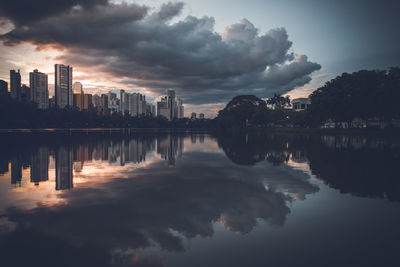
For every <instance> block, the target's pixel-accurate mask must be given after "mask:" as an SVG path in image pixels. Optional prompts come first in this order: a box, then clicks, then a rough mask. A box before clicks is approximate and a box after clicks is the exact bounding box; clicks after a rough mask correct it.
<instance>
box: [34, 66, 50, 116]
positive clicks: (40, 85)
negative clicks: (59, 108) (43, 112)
mask: <svg viewBox="0 0 400 267" xmlns="http://www.w3.org/2000/svg"><path fill="white" fill-rule="evenodd" d="M29 84H30V87H31V92H30V98H31V101H33V102H35V103H36V104H37V105H38V108H39V109H48V108H49V89H48V81H47V75H46V74H44V73H41V72H39V71H38V70H34V71H33V72H30V73H29Z"/></svg>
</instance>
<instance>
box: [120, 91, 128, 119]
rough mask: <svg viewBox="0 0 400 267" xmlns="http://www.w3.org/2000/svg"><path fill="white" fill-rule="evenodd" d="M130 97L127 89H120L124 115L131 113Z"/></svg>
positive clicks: (121, 109) (121, 107) (121, 108)
mask: <svg viewBox="0 0 400 267" xmlns="http://www.w3.org/2000/svg"><path fill="white" fill-rule="evenodd" d="M129 102H130V97H129V94H128V93H127V92H125V90H121V91H120V111H121V114H122V116H125V115H128V114H129V106H130V103H129Z"/></svg>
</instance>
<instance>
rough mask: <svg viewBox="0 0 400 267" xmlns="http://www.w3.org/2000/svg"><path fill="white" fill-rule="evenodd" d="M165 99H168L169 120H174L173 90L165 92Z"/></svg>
mask: <svg viewBox="0 0 400 267" xmlns="http://www.w3.org/2000/svg"><path fill="white" fill-rule="evenodd" d="M167 97H168V108H169V112H170V115H169V117H170V120H173V119H175V118H176V109H175V91H174V90H167Z"/></svg>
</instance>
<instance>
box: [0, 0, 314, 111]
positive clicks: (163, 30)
mask: <svg viewBox="0 0 400 267" xmlns="http://www.w3.org/2000/svg"><path fill="white" fill-rule="evenodd" d="M17 2H18V1H17ZM20 2H26V1H20ZM41 2H43V3H41ZM46 2H48V1H35V3H36V4H37V5H39V6H41V7H42V8H46V7H47V6H46V5H45V3H46ZM64 2H65V3H64ZM12 3H14V2H12ZM12 3H11V2H10V1H2V3H1V4H0V12H1V14H3V16H7V18H8V20H10V21H11V22H12V23H13V24H14V28H13V30H11V31H9V32H8V33H6V34H4V35H1V36H0V40H1V41H2V42H3V44H4V45H6V46H16V45H19V44H21V43H31V44H34V45H36V46H38V48H40V47H46V46H48V45H51V46H56V47H60V48H62V49H63V50H64V53H63V54H62V56H60V57H59V58H58V60H59V61H60V62H64V63H67V64H71V65H73V66H75V67H85V68H87V67H90V68H91V69H92V70H93V72H94V73H96V72H99V73H109V74H111V75H113V76H115V77H119V78H121V82H123V83H126V84H127V85H130V86H131V87H132V86H137V87H144V88H146V89H147V90H149V91H151V92H153V93H156V94H162V93H164V92H165V89H166V88H173V89H175V90H177V94H178V95H181V96H182V97H183V98H184V101H185V102H186V103H191V104H204V103H218V102H225V101H227V100H229V99H230V98H232V97H233V96H235V95H239V94H255V95H257V96H259V97H268V96H270V95H271V94H272V93H276V92H280V93H283V92H287V91H289V90H291V89H293V88H295V87H298V86H303V85H305V84H307V83H308V82H309V81H310V80H311V77H310V74H311V73H313V72H314V71H316V70H319V69H320V68H321V66H320V65H319V64H318V63H314V62H310V61H308V58H307V56H305V55H295V54H293V53H292V52H290V50H291V47H292V42H291V41H290V40H289V36H288V34H287V32H286V30H285V29H284V28H276V29H271V30H269V31H268V32H266V33H260V32H259V30H258V29H257V28H256V27H255V26H254V25H253V24H252V23H251V22H250V21H249V20H247V19H242V20H240V21H239V22H237V23H235V24H232V25H229V26H227V27H226V28H225V29H224V31H223V32H222V33H218V32H216V31H215V30H214V24H215V21H214V18H212V17H202V18H197V17H193V16H188V17H186V18H184V19H181V20H179V16H180V14H181V12H182V10H183V8H184V4H183V3H181V2H174V3H166V4H163V5H162V6H161V7H160V8H159V10H156V11H150V10H151V8H149V7H147V6H141V5H137V4H134V3H126V2H122V3H112V2H107V1H106V0H88V1H85V0H76V1H62V3H63V5H60V6H57V8H56V7H55V6H54V5H53V4H50V5H48V9H47V10H45V11H47V13H45V11H41V13H39V14H38V15H35V16H32V17H30V18H29V19H27V18H25V16H22V15H20V14H18V13H17V12H10V10H11V11H12V10H13V6H15V5H16V4H12ZM21 4H23V3H21ZM21 6H23V5H21Z"/></svg>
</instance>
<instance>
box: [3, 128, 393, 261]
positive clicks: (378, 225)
mask: <svg viewBox="0 0 400 267" xmlns="http://www.w3.org/2000/svg"><path fill="white" fill-rule="evenodd" d="M0 138H1V140H0V144H1V150H0V265H1V266H4V267H9V266H41V267H43V266H68V267H69V266H74V267H80V266H85V267H87V266H96V267H102V266H104V267H106V266H110V267H112V266H115V267H119V266H132V267H133V266H141V267H142V266H188V267H195V266H218V267H222V266H230V267H231V266H352V267H354V266H400V257H399V252H400V240H399V238H400V174H399V170H400V167H399V164H400V139H399V138H394V137H388V136H383V137H382V136H346V135H340V136H337V135H336V136H335V135H318V134H313V135H306V134H283V133H269V134H265V133H264V134H256V133H252V134H245V135H232V136H223V137H217V136H212V135H211V134H207V133H201V132H186V133H167V132H136V131H134V130H90V131H89V130H74V131H72V130H63V131H55V130H43V131H28V130H27V131H19V132H7V131H3V132H1V133H0Z"/></svg>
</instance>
